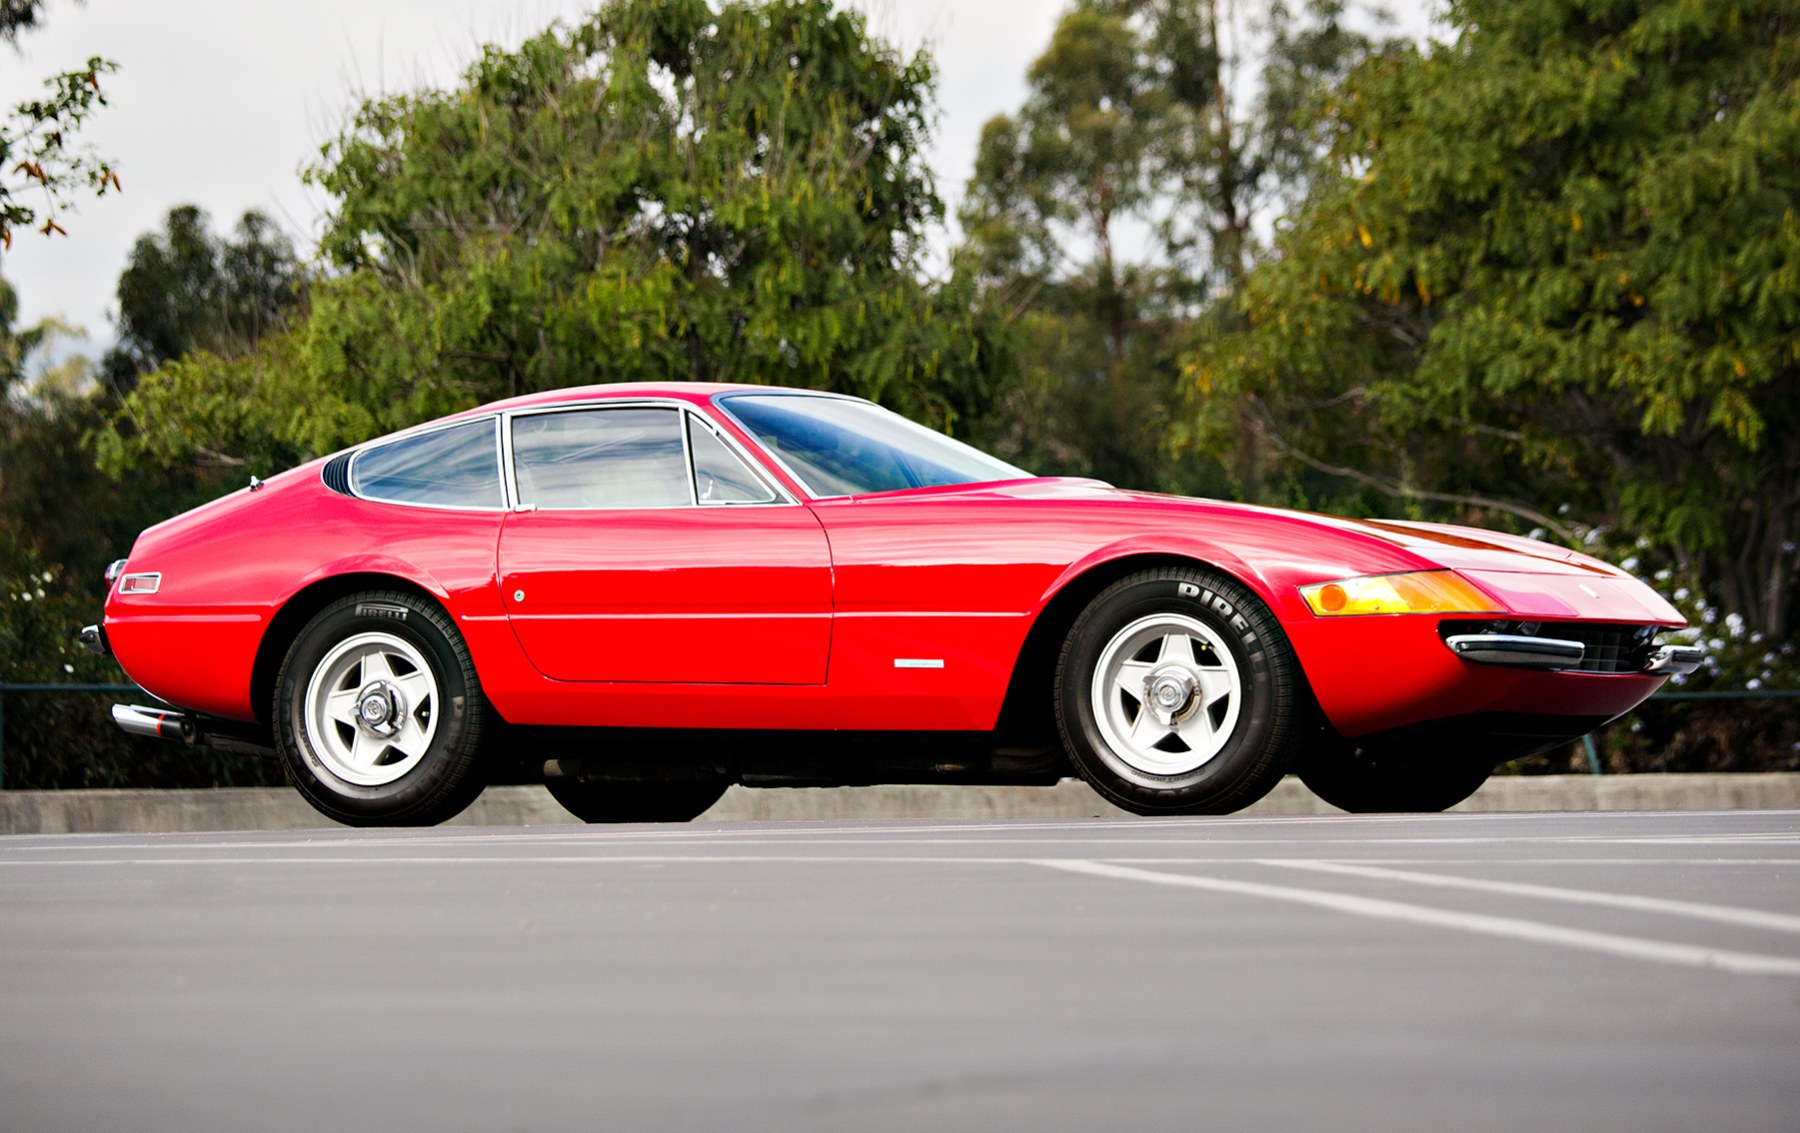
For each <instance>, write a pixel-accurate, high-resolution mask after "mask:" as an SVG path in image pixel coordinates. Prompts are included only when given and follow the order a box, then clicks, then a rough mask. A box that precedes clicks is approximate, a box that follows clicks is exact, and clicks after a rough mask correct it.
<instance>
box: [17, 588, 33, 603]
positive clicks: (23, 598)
mask: <svg viewBox="0 0 1800 1133" xmlns="http://www.w3.org/2000/svg"><path fill="white" fill-rule="evenodd" d="M18 599H19V601H21V602H29V601H31V591H29V590H27V591H26V592H25V593H23V594H20V595H19V596H18Z"/></svg>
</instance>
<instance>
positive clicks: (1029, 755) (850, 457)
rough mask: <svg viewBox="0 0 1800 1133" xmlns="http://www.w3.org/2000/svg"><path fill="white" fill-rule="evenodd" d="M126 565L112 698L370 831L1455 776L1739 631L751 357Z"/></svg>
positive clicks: (1483, 542) (1500, 544) (340, 464)
mask: <svg viewBox="0 0 1800 1133" xmlns="http://www.w3.org/2000/svg"><path fill="white" fill-rule="evenodd" d="M110 573H111V574H112V576H113V581H112V588H111V592H110V594H109V596H108V599H107V603H106V615H105V620H104V624H103V628H102V627H90V628H89V629H88V630H86V631H84V638H85V640H86V641H87V643H88V644H89V646H90V647H91V648H95V649H98V650H101V651H110V652H111V653H112V654H113V655H114V656H116V657H117V658H118V660H119V663H120V664H121V665H123V666H124V668H125V671H126V672H127V673H129V674H130V675H131V677H132V679H133V680H135V681H137V682H138V683H139V684H141V685H143V686H144V688H145V689H147V690H149V692H151V693H152V694H153V695H154V696H156V697H158V698H159V699H161V700H162V701H164V702H166V706H164V707H135V706H124V705H120V706H117V707H115V708H114V709H113V715H114V717H115V719H117V720H118V722H119V723H120V724H121V725H122V726H123V727H124V728H125V729H126V730H128V731H132V732H138V733H143V734H150V735H164V736H179V737H182V738H185V739H187V740H188V741H189V742H195V741H199V742H207V743H211V744H214V745H216V746H219V747H222V748H226V749H234V750H244V751H262V752H265V753H267V752H269V751H273V752H274V753H275V754H276V755H277V756H278V757H279V758H280V760H281V762H282V764H283V766H284V767H285V768H286V770H287V773H288V775H289V777H290V778H291V779H292V781H293V783H294V785H295V786H296V787H298V788H299V790H300V792H301V794H303V795H305V796H306V798H307V800H308V801H309V802H311V803H312V804H313V805H314V806H315V807H317V808H318V809H319V810H320V811H322V812H323V813H325V814H327V815H329V816H331V817H332V818H334V819H337V820H339V821H342V822H347V823H357V824H415V823H434V822H440V821H442V820H444V819H445V818H448V817H450V816H451V815H454V814H455V813H457V812H458V811H460V810H461V809H463V808H464V807H465V806H467V805H468V804H469V803H470V802H471V801H472V800H473V799H474V798H475V797H476V796H477V795H478V794H479V793H480V792H481V790H482V788H483V787H484V786H485V785H486V784H487V783H489V782H492V781H497V780H498V781H513V782H517V781H528V780H536V779H542V781H543V782H544V783H545V784H546V785H547V786H548V787H549V789H550V791H551V793H552V794H553V795H554V796H555V797H556V798H557V799H558V800H559V801H560V802H561V803H562V804H563V805H565V806H567V807H568V808H569V809H570V810H571V811H572V812H574V813H575V814H576V815H578V816H579V817H581V818H583V819H586V820H587V821H590V822H605V821H631V820H639V821H643V820H665V821H678V820H685V819H689V818H692V817H694V816H696V815H698V814H700V813H701V812H702V811H704V810H705V809H706V808H707V807H708V806H710V805H711V804H712V803H713V802H714V801H715V800H717V798H718V797H719V795H720V794H721V793H723V792H724V790H725V789H726V787H727V786H729V785H730V784H732V783H743V784H746V785H751V786H776V785H804V786H819V785H833V784H868V783H891V782H961V783H1052V782H1055V781H1056V780H1058V779H1059V778H1062V777H1064V776H1067V775H1069V774H1071V773H1079V774H1080V775H1081V776H1082V777H1084V778H1085V779H1086V780H1087V781H1088V782H1090V783H1091V784H1093V786H1094V787H1095V789H1096V790H1098V791H1099V792H1100V793H1101V794H1102V795H1104V796H1105V797H1106V798H1108V799H1110V800H1111V801H1112V802H1114V803H1116V804H1118V805H1119V806H1121V807H1124V808H1126V809H1128V810H1132V811H1136V812H1138V813H1140V814H1196V813H1222V812H1227V811H1233V810H1237V809H1239V808H1241V807H1244V806H1247V805H1248V804H1250V803H1252V802H1254V801H1255V800H1256V799H1257V798H1259V797H1260V796H1262V795H1263V794H1264V793H1265V792H1267V791H1268V790H1269V789H1270V788H1271V787H1273V786H1274V784H1275V783H1276V781H1277V780H1279V779H1280V778H1281V776H1282V775H1284V774H1286V773H1287V772H1289V771H1290V770H1292V771H1296V772H1298V774H1299V775H1300V776H1301V778H1302V779H1303V780H1304V781H1305V782H1306V783H1307V784H1308V785H1309V786H1310V787H1311V788H1312V789H1313V790H1314V791H1316V792H1317V793H1318V794H1319V795H1321V796H1322V797H1324V798H1325V799H1326V800H1328V801H1330V802H1332V803H1334V804H1336V805H1338V806H1341V807H1344V808H1346V809H1349V810H1359V811H1361V810H1439V809H1442V808H1444V807H1447V806H1450V805H1451V804H1453V803H1455V802H1457V801H1459V800H1461V799H1463V798H1464V797H1466V796H1467V795H1469V794H1470V793H1471V792H1473V791H1474V790H1475V788H1476V787H1478V786H1479V785H1480V784H1481V782H1482V781H1483V780H1484V779H1485V778H1486V777H1487V776H1488V774H1489V773H1490V772H1491V771H1492V769H1493V767H1494V765H1495V764H1496V762H1498V761H1501V760H1505V759H1510V758H1513V757H1516V756H1519V755H1522V754H1525V753H1528V752H1532V751H1536V750H1541V749H1543V748H1546V747H1548V746H1551V745H1553V744H1557V743H1561V742H1566V741H1567V740H1569V739H1571V738H1574V737H1578V736H1580V735H1582V734H1584V733H1586V732H1588V731H1590V730H1591V729H1593V728H1594V727H1596V726H1598V725H1599V724H1601V723H1603V722H1605V721H1607V720H1610V719H1612V718H1613V717H1615V716H1618V715H1619V714H1621V713H1623V712H1626V711H1627V710H1629V709H1631V708H1632V707H1633V706H1635V705H1636V704H1638V703H1639V702H1640V701H1642V700H1643V699H1644V698H1645V697H1647V696H1649V695H1650V694H1651V693H1652V692H1654V691H1655V690H1656V689H1657V687H1658V686H1659V685H1661V684H1662V682H1663V680H1664V679H1665V678H1666V677H1667V676H1668V675H1669V674H1670V673H1674V672H1681V671H1685V670H1686V669H1690V668H1692V667H1693V666H1694V665H1696V664H1697V663H1698V662H1699V660H1700V652H1699V650H1697V649H1694V648H1692V647H1688V646H1678V645H1658V644H1657V642H1656V636H1657V633H1658V632H1659V631H1661V630H1666V629H1672V628H1678V627H1680V626H1682V625H1684V624H1685V623H1684V621H1683V619H1682V617H1681V615H1680V614H1678V613H1677V612H1676V611H1675V610H1674V609H1673V608H1672V607H1671V606H1669V605H1668V603H1666V602H1664V601H1663V600H1662V599H1661V598H1660V597H1658V596H1657V595H1656V594H1655V593H1654V592H1652V591H1651V590H1650V589H1649V588H1648V587H1646V586H1644V585H1642V584H1641V583H1639V582H1638V581H1637V580H1636V579H1634V578H1632V577H1630V576H1629V575H1627V574H1625V573H1624V572H1622V571H1620V570H1617V569H1616V568H1614V567H1611V566H1609V565H1607V564H1605V563H1602V562H1599V561H1596V560H1595V559H1592V558H1589V557H1587V556H1585V555H1582V554H1578V553H1576V552H1574V551H1568V550H1563V549H1561V548H1558V547H1554V546H1549V545H1546V544H1544V543H1540V542H1535V541H1532V540H1529V539H1521V538H1516V537H1512V536H1508V535H1498V534H1492V533H1489V532H1484V531H1475V530H1469V529H1464V528H1454V527H1444V526H1437V525H1431V524H1422V523H1398V522H1384V521H1374V520H1364V521H1351V520H1345V519H1336V518H1332V517H1328V516H1322V515H1309V514H1304V513H1300V512H1292V511H1282V510H1278V509H1273V508H1262V507H1249V506H1244V505H1240V504H1231V503H1221V502H1218V501H1212V500H1198V499H1182V498H1177V497H1171V496H1161V495H1153V494H1150V493H1146V492H1131V491H1121V490H1119V489H1116V488H1112V487H1109V486H1108V485H1106V484H1102V483H1099V482H1096V481H1092V480H1072V479H1061V478H1046V477H1036V476H1032V475H1030V474H1029V473H1027V472H1024V471H1022V470H1020V469H1018V468H1014V467H1012V466H1010V465H1007V464H1004V463H1002V462H1001V461H999V460H996V459H994V458H992V457H990V456H987V455H984V454H983V453H980V452H978V451H976V450H974V449H972V448H969V447H968V446H966V445H963V444H960V443H959V442H957V441H954V440H952V439H950V438H948V437H946V436H943V435H941V434H938V433H935V432H933V431H931V430H929V429H926V428H924V427H922V426H920V425H916V424H914V423H912V422H910V421H907V420H905V419H904V418H901V417H898V416H895V415H894V414H892V413H889V412H887V411H885V410H883V409H880V408H878V407H876V406H875V405H872V404H870V403H869V402H866V401H862V400H858V399H856V398H850V397H842V396H837V395H833V394H824V393H812V392H804V391H796V390H787V389H772V388H761V387H751V386H724V385H686V384H674V383H671V384H661V385H633V386H597V387H591V388H586V389H573V390H560V391H555V392H550V393H542V394H534V395H531V396H528V397H521V398H515V399H513V400H510V401H503V402H498V403H496V404H493V405H488V406H484V407H482V408H480V409H473V410H470V411H468V412H466V413H460V414H457V415H455V416H452V417H447V418H445V419H443V420H441V421H434V422H432V423H430V424H427V425H421V426H419V427H417V428H414V429H409V430H406V431H404V432H400V433H395V434H393V435H391V436H386V437H381V438H378V439H376V440H372V441H369V442H368V443H366V444H362V445H359V446H357V447H355V448H353V449H350V450H348V451H345V452H341V453H338V454H336V455H334V456H330V457H326V458H324V459H321V460H317V461H314V462H312V463H310V464H306V465H304V466H302V467H300V468H296V469H293V470H292V471H289V472H285V473H283V474H281V475H279V476H275V477H273V478H271V479H270V480H268V481H267V482H258V481H254V480H253V481H252V482H251V484H250V486H249V487H248V488H247V489H244V490H241V491H238V492H235V493H233V494H232V495H230V496H227V497H225V498H223V499H220V500H216V501H214V502H213V503H210V504H207V505H206V506H204V507H201V508H197V509H195V510H194V511H191V512H188V513H187V514H185V515H182V516H178V517H176V518H175V519H172V520H169V521H168V522H166V523H162V524H159V525H158V526H156V527H153V528H151V529H150V530H148V531H146V532H144V533H143V535H142V536H140V537H139V538H138V540H137V544H136V545H135V546H134V547H133V548H132V551H131V556H130V558H129V559H126V560H123V561H122V562H120V563H117V564H114V568H113V570H112V571H111V572H110Z"/></svg>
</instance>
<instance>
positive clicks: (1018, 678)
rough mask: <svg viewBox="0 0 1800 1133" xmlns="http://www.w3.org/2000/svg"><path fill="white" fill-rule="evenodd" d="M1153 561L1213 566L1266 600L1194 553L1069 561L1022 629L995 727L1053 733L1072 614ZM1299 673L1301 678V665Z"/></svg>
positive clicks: (1256, 584) (1254, 586)
mask: <svg viewBox="0 0 1800 1133" xmlns="http://www.w3.org/2000/svg"><path fill="white" fill-rule="evenodd" d="M1158 567H1169V568H1177V569H1190V570H1191V569H1196V568H1198V569H1201V570H1211V571H1217V572H1218V573H1220V574H1223V575H1225V576H1227V577H1229V578H1232V579H1235V580H1236V581H1238V582H1240V583H1242V584H1243V585H1245V586H1247V587H1249V588H1250V589H1251V590H1252V591H1254V592H1256V594H1257V596H1258V597H1259V598H1262V599H1263V601H1264V602H1265V603H1266V602H1267V598H1266V597H1264V595H1263V594H1262V586H1261V585H1260V580H1254V579H1249V578H1245V577H1244V575H1243V574H1242V573H1241V572H1239V571H1236V570H1233V569H1231V568H1230V567H1227V566H1224V565H1221V564H1220V563H1218V562H1215V561H1212V560H1210V559H1207V558H1202V557H1199V556H1197V555H1191V554H1182V553H1178V552H1172V551H1133V552H1126V553H1123V554H1119V555H1117V556H1115V557H1113V558H1106V559H1101V560H1099V561H1095V562H1089V563H1086V564H1079V565H1078V566H1077V567H1072V568H1070V570H1069V571H1067V572H1065V573H1064V575H1063V576H1062V577H1061V578H1060V579H1058V580H1057V583H1056V586H1055V587H1054V588H1053V589H1052V591H1051V593H1050V594H1049V595H1048V597H1047V598H1046V599H1045V600H1044V601H1043V602H1041V603H1040V604H1039V607H1038V612H1037V615H1036V617H1035V618H1033V620H1032V623H1031V629H1030V630H1029V631H1027V633H1026V634H1025V642H1024V644H1023V645H1021V646H1020V647H1019V656H1018V659H1017V660H1016V661H1014V662H1013V671H1012V679H1011V680H1010V681H1009V682H1008V683H1007V686H1006V697H1005V699H1004V700H1003V701H1001V706H1000V720H999V725H998V728H999V730H1000V731H1002V732H1007V733H1010V734H1014V735H1021V736H1029V737H1033V738H1038V736H1039V734H1040V733H1042V734H1043V735H1045V736H1049V737H1052V738H1053V737H1054V736H1055V731H1056V725H1055V723H1054V720H1053V713H1052V710H1051V703H1052V694H1053V689H1052V685H1053V682H1054V679H1055V672H1056V659H1057V657H1058V655H1059V654H1060V653H1061V651H1062V643H1063V641H1064V639H1065V638H1067V637H1068V636H1069V630H1070V629H1071V628H1072V627H1073V626H1074V625H1075V619H1076V618H1078V617H1080V616H1081V611H1083V610H1085V609H1086V608H1087V607H1088V604H1089V603H1091V602H1092V601H1093V600H1094V599H1095V598H1096V597H1097V596H1099V594H1100V592H1101V591H1103V590H1105V589H1106V588H1107V587H1109V586H1111V585H1112V584H1113V583H1115V582H1117V581H1119V580H1120V579H1121V578H1124V577H1126V576H1127V575H1131V574H1136V573H1137V572H1138V571H1141V570H1152V569H1155V568H1158ZM1301 677H1302V680H1303V681H1304V679H1305V673H1304V671H1302V673H1301Z"/></svg>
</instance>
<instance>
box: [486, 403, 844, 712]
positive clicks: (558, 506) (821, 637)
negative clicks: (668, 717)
mask: <svg viewBox="0 0 1800 1133" xmlns="http://www.w3.org/2000/svg"><path fill="white" fill-rule="evenodd" d="M507 429H508V444H507V452H508V459H509V462H510V470H511V475H512V487H513V499H514V501H515V502H516V506H515V508H514V510H513V511H512V512H510V513H509V514H508V515H507V516H506V519H505V522H504V524H503V526H502V529H501V534H500V544H499V558H498V570H499V579H500V585H501V596H502V600H503V602H504V604H505V607H506V610H507V616H508V618H509V620H510V621H511V623H512V626H513V630H514V632H515V633H516V634H517V636H518V639H519V643H520V645H521V646H522V647H523V648H524V650H525V653H526V655H527V656H528V657H529V658H530V659H531V662H532V664H533V665H534V666H536V668H537V669H538V671H540V672H542V673H543V674H544V675H545V676H548V677H551V678H554V679H556V680H564V681H649V682H659V683H663V682H675V683H730V684H788V685H818V684H823V683H825V673H826V662H827V658H828V656H829V653H830V645H831V601H832V596H831V585H832V582H831V552H830V547H829V545H828V544H827V542H826V539H825V534H824V531H823V529H822V528H821V527H820V525H819V522H818V520H817V519H815V518H814V517H813V515H812V512H811V510H810V509H808V508H807V507H805V506H804V505H801V504H799V503H797V502H795V501H794V500H793V499H792V498H790V497H789V496H787V494H786V493H785V492H783V491H781V490H780V488H779V487H778V486H776V485H775V484H773V483H772V482H771V481H770V480H769V479H768V478H767V477H765V476H763V475H760V474H759V473H757V472H755V471H753V470H752V467H751V466H750V465H749V464H748V463H747V461H746V460H745V459H744V458H743V457H742V456H741V454H740V453H739V452H738V451H736V450H735V448H734V446H733V445H732V444H731V443H730V442H728V441H727V440H726V439H724V438H723V437H722V435H721V434H719V433H718V432H717V431H716V430H715V429H714V428H713V427H712V426H711V425H710V424H709V423H707V422H705V421H704V420H703V419H702V418H701V417H699V416H698V415H697V414H695V413H693V412H692V411H690V410H688V409H685V408H682V407H680V406H678V405H672V404H666V403H665V404H647V403H642V402H639V403H628V404H620V405H607V406H594V405H588V406H582V407H577V408H565V409H554V410H546V411H540V412H519V413H514V414H510V415H509V416H508V419H507Z"/></svg>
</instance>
